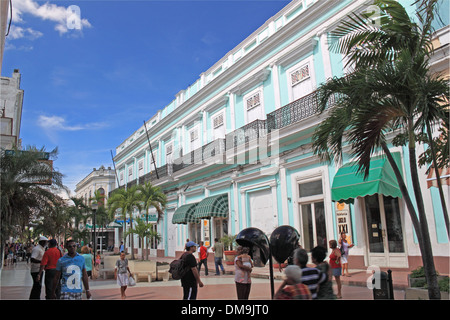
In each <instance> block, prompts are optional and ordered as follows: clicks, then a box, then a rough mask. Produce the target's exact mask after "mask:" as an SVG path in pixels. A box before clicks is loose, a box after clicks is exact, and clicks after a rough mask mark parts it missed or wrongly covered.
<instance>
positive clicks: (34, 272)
mask: <svg viewBox="0 0 450 320" xmlns="http://www.w3.org/2000/svg"><path fill="white" fill-rule="evenodd" d="M47 241H48V239H47V237H44V236H41V237H40V238H39V243H38V245H36V246H35V247H34V248H33V250H32V251H31V269H30V273H31V277H32V278H33V287H32V288H31V293H30V300H40V299H41V289H42V278H41V279H39V281H38V279H37V277H38V275H39V270H40V269H41V261H42V257H43V256H44V253H45V246H46V245H47Z"/></svg>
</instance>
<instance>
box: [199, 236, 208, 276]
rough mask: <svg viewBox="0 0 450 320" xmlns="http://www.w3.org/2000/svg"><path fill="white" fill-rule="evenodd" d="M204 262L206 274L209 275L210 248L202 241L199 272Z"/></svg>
mask: <svg viewBox="0 0 450 320" xmlns="http://www.w3.org/2000/svg"><path fill="white" fill-rule="evenodd" d="M202 264H203V265H205V276H207V275H208V248H207V247H205V246H204V245H203V241H200V248H199V258H198V273H199V274H200V269H201V268H202Z"/></svg>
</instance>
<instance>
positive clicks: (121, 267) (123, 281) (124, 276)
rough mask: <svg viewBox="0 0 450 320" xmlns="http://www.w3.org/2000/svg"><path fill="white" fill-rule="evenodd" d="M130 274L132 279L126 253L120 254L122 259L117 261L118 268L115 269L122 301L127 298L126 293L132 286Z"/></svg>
mask: <svg viewBox="0 0 450 320" xmlns="http://www.w3.org/2000/svg"><path fill="white" fill-rule="evenodd" d="M128 273H129V274H130V277H132V276H133V274H132V273H131V271H130V268H129V267H128V259H127V258H125V252H123V251H122V252H121V253H120V259H119V260H117V261H116V267H115V268H114V279H115V280H117V284H118V285H119V286H120V296H121V297H122V300H125V299H126V298H127V296H126V294H125V291H126V290H127V288H128V285H129V284H130V283H129V278H128Z"/></svg>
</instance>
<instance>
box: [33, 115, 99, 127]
mask: <svg viewBox="0 0 450 320" xmlns="http://www.w3.org/2000/svg"><path fill="white" fill-rule="evenodd" d="M37 124H38V126H39V127H41V128H42V129H44V130H52V131H55V130H58V131H79V130H86V129H100V128H103V127H105V126H106V124H105V123H102V122H93V123H87V124H83V125H69V124H68V123H67V122H66V119H64V118H63V117H59V116H44V115H40V116H39V118H38V120H37Z"/></svg>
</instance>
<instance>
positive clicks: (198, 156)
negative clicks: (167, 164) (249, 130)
mask: <svg viewBox="0 0 450 320" xmlns="http://www.w3.org/2000/svg"><path fill="white" fill-rule="evenodd" d="M224 152H225V139H216V140H214V141H211V142H210V143H208V144H205V145H204V146H202V147H200V148H197V149H195V150H193V151H191V152H188V153H186V154H185V155H183V156H182V157H180V158H178V159H175V160H174V162H173V164H172V170H173V172H177V171H180V170H182V169H184V168H187V167H190V166H192V165H203V164H208V163H213V162H215V161H216V160H218V158H219V157H220V155H222V154H223V153H224ZM169 171H170V169H169Z"/></svg>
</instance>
